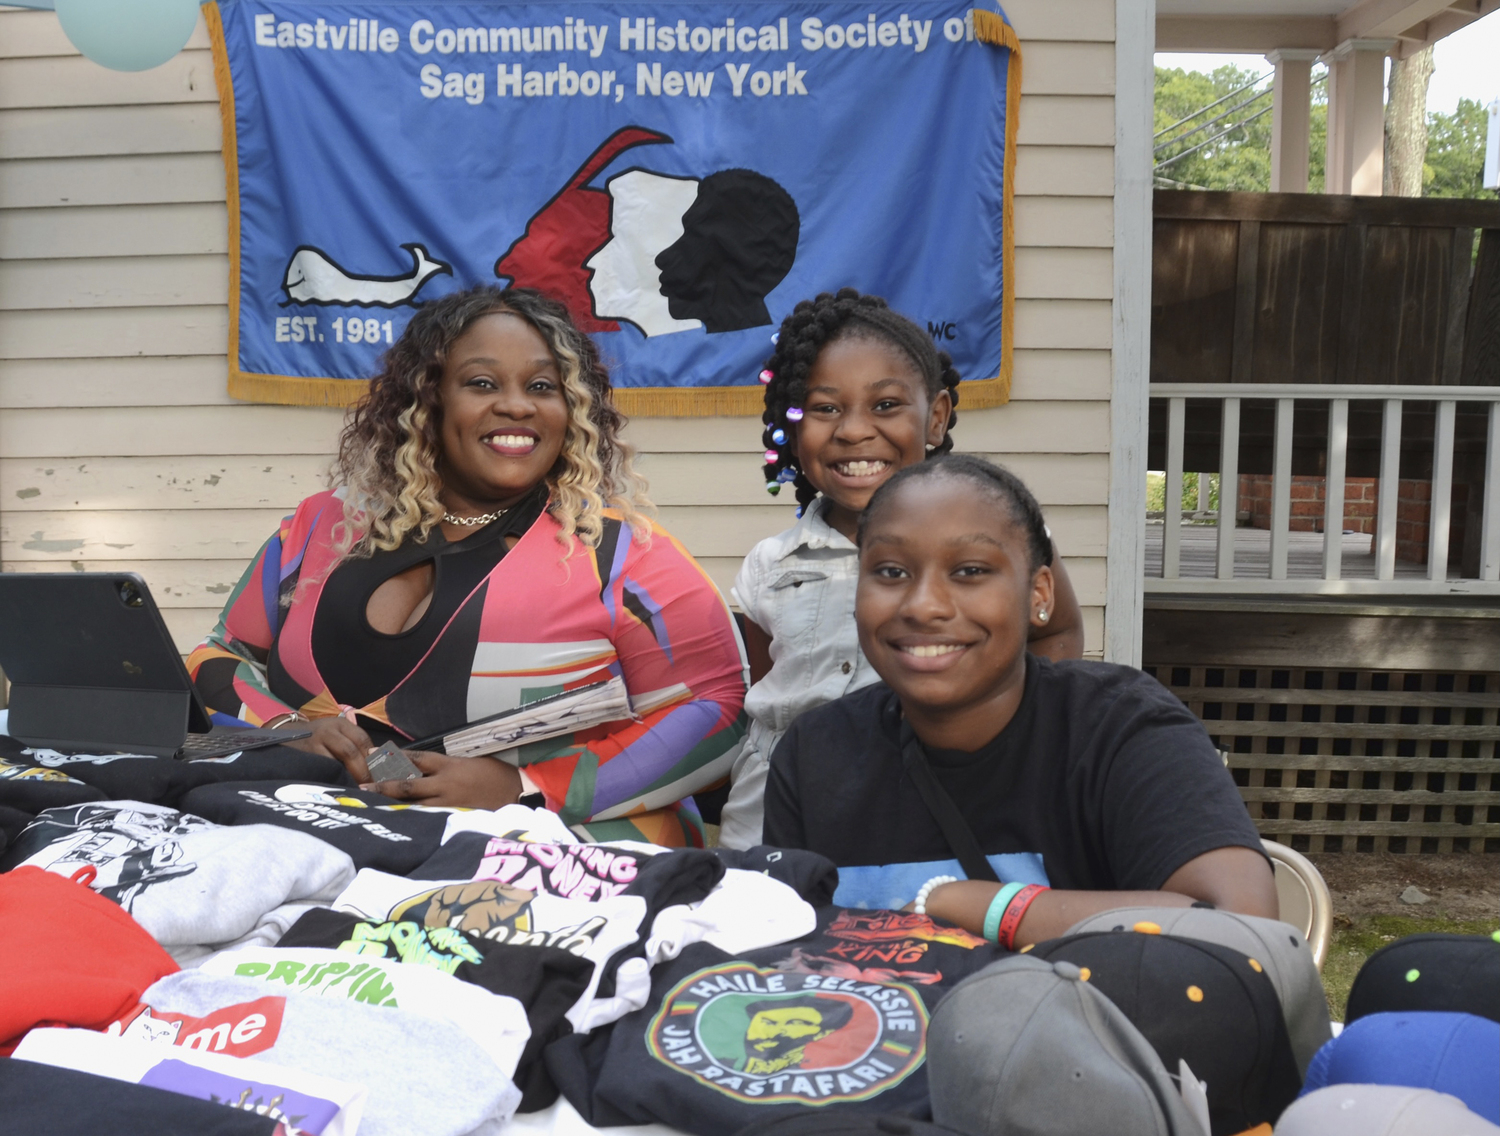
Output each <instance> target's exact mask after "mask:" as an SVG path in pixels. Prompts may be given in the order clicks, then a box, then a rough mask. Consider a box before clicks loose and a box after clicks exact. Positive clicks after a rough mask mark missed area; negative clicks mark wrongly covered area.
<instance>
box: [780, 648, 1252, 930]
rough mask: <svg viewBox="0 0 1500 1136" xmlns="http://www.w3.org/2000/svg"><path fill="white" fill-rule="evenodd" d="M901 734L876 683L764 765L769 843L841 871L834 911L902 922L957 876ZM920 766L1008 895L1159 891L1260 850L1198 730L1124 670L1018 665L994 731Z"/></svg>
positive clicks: (790, 738) (892, 704) (805, 719)
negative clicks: (1210, 856)
mask: <svg viewBox="0 0 1500 1136" xmlns="http://www.w3.org/2000/svg"><path fill="white" fill-rule="evenodd" d="M900 728H901V714H900V701H899V699H898V698H897V697H896V695H895V694H894V693H893V692H892V691H891V689H890V688H889V687H888V686H886V685H885V684H884V683H877V684H875V685H873V686H869V687H866V688H864V689H863V690H859V691H856V692H855V693H853V694H850V695H847V696H845V697H843V698H841V699H839V700H837V701H835V702H831V703H829V704H827V705H826V706H821V707H819V708H818V709H816V710H812V711H809V712H808V713H806V714H804V715H802V716H801V717H800V718H798V719H797V720H796V721H795V722H793V723H792V725H791V728H790V729H789V730H788V731H787V733H786V735H785V737H784V738H783V739H782V741H781V744H780V745H778V746H777V748H776V752H775V754H774V755H773V756H772V759H771V770H770V776H769V780H768V783H767V786H766V821H765V839H766V842H767V843H769V844H779V845H784V846H786V847H788V848H807V849H811V850H812V851H814V852H820V853H822V854H823V855H825V856H827V857H828V858H829V859H831V860H832V861H833V862H834V863H835V864H837V865H838V868H839V889H838V892H837V894H836V896H835V902H838V903H841V904H845V905H848V906H854V907H901V906H903V905H904V904H906V903H908V902H910V901H911V900H912V899H913V898H914V897H915V895H916V893H917V890H918V889H919V888H920V887H921V886H922V884H923V882H924V881H926V880H927V879H930V878H931V877H932V876H935V875H954V876H959V877H962V876H963V875H964V872H963V870H962V868H960V867H959V866H958V861H957V858H956V857H955V855H954V853H953V852H952V850H951V849H950V847H949V845H948V842H947V841H946V840H945V839H944V837H943V833H942V830H941V829H940V828H939V827H938V823H937V821H936V820H935V819H934V818H933V817H932V815H931V813H930V812H929V811H928V809H927V808H926V806H925V805H924V804H923V802H922V798H921V797H920V796H919V795H918V791H917V788H916V785H915V784H914V783H913V782H912V780H911V779H910V778H909V776H908V775H907V773H906V772H905V768H904V763H903V761H902V756H901V750H900ZM927 757H928V761H929V763H930V765H931V766H932V769H933V772H934V773H935V774H936V775H937V779H938V781H939V782H940V783H941V784H942V785H943V787H944V788H945V789H946V790H947V791H948V794H949V795H950V796H951V797H952V798H953V800H954V801H955V802H956V803H957V805H958V807H959V809H960V811H961V812H962V813H963V816H964V819H965V820H967V821H968V823H969V825H970V827H971V828H972V829H973V831H974V835H975V838H976V839H977V840H978V842H979V845H980V848H981V850H982V851H983V852H984V854H985V856H986V858H987V859H989V861H990V863H991V864H992V865H993V866H994V867H995V869H996V873H997V875H998V876H999V877H1000V879H1002V880H1005V881H1010V880H1022V881H1029V882H1034V883H1047V884H1050V885H1051V886H1052V887H1056V888H1076V889H1084V890H1095V889H1097V890H1128V889H1142V890H1155V889H1159V888H1160V887H1161V886H1162V884H1164V883H1165V882H1166V881H1167V879H1168V878H1169V877H1170V876H1171V875H1172V873H1173V872H1175V871H1176V870H1177V869H1178V868H1180V867H1182V866H1183V865H1184V864H1186V863H1187V862H1188V861H1189V860H1192V859H1193V858H1194V857H1196V856H1199V855H1202V854H1203V853H1205V852H1209V851H1212V850H1213V849H1215V848H1223V847H1226V846H1239V847H1244V848H1253V849H1256V850H1260V848H1261V844H1260V838H1259V837H1258V836H1257V834H1256V831H1255V826H1254V825H1253V824H1252V823H1251V821H1250V818H1249V815H1248V814H1247V812H1246V810H1245V806H1244V803H1243V802H1242V801H1241V800H1240V796H1239V792H1238V791H1237V790H1236V789H1235V786H1234V782H1233V780H1232V779H1231V778H1230V776H1229V773H1228V772H1227V771H1226V770H1225V768H1224V764H1223V761H1222V759H1221V758H1220V756H1219V754H1218V751H1217V750H1216V749H1215V748H1214V745H1213V743H1212V742H1211V741H1210V740H1209V737H1208V734H1207V733H1206V732H1205V731H1204V728H1203V725H1202V723H1200V722H1199V721H1198V720H1197V719H1196V718H1195V717H1193V715H1192V714H1191V713H1190V712H1189V711H1188V710H1187V708H1186V707H1185V706H1183V704H1182V703H1181V702H1180V701H1179V700H1178V699H1177V698H1176V697H1175V696H1173V695H1172V694H1171V693H1169V692H1168V691H1167V690H1166V689H1165V688H1163V687H1162V686H1161V685H1160V684H1159V683H1158V682H1156V680H1155V679H1153V678H1150V677H1149V676H1147V675H1144V674H1142V673H1141V672H1140V671H1137V670H1133V669H1130V668H1128V667H1119V666H1113V665H1111V664H1108V663H1093V662H1078V661H1070V662H1061V663H1054V662H1051V661H1049V660H1045V659H1037V658H1035V657H1030V656H1029V657H1028V660H1027V669H1026V688H1025V691H1024V694H1023V696H1022V699H1021V705H1020V707H1019V708H1018V709H1017V711H1016V715H1015V717H1014V718H1013V719H1012V720H1011V722H1010V724H1009V725H1007V726H1006V727H1005V729H1004V730H1002V731H1001V732H1000V733H999V734H998V735H997V736H996V737H995V738H994V739H993V740H991V741H990V742H989V743H988V744H987V745H985V746H984V747H983V748H981V749H980V750H979V751H978V752H976V753H960V752H956V751H942V750H933V749H928V750H927Z"/></svg>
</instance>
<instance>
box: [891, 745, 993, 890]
mask: <svg viewBox="0 0 1500 1136" xmlns="http://www.w3.org/2000/svg"><path fill="white" fill-rule="evenodd" d="M901 760H902V762H903V763H904V764H905V766H906V773H907V776H909V777H910V778H911V779H912V781H913V782H914V783H915V784H916V786H917V792H918V793H920V794H921V795H922V800H923V802H925V803H926V805H927V809H928V811H929V812H931V813H932V818H933V820H935V821H937V823H938V827H939V828H940V829H942V830H943V838H944V839H945V840H947V841H948V847H949V848H951V849H952V850H953V852H954V854H955V855H957V856H958V862H959V864H960V865H961V866H962V867H963V870H964V875H966V876H968V877H969V879H971V880H986V881H988V882H989V883H992V884H998V883H999V882H1000V877H999V876H997V875H996V874H995V869H994V868H993V867H991V865H990V862H989V861H988V860H986V859H985V858H984V853H983V852H981V851H980V850H979V840H978V838H976V837H975V835H974V830H973V829H972V828H970V827H969V822H968V821H966V820H964V815H963V813H961V812H959V811H958V806H957V805H956V804H954V803H953V798H952V797H950V796H949V795H948V790H946V789H944V788H943V786H942V783H941V782H939V781H938V779H937V775H936V774H935V773H933V772H932V766H931V765H929V764H927V754H926V752H925V751H924V750H923V749H922V743H921V742H920V741H918V740H917V734H916V731H915V730H913V729H912V728H911V723H910V722H908V721H907V720H906V719H905V718H902V719H901Z"/></svg>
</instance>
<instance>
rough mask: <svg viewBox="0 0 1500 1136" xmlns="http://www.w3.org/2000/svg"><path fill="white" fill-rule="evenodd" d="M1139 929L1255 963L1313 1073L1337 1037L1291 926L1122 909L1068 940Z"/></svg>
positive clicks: (1077, 928)
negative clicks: (1149, 927) (1317, 1057)
mask: <svg viewBox="0 0 1500 1136" xmlns="http://www.w3.org/2000/svg"><path fill="white" fill-rule="evenodd" d="M1137 923H1151V924H1155V925H1156V926H1157V927H1158V928H1160V930H1161V933H1162V934H1163V935H1175V936H1177V937H1178V938H1182V939H1201V940H1202V941H1204V942H1206V943H1218V944H1219V945H1220V946H1224V947H1229V948H1230V949H1231V950H1235V951H1239V952H1240V953H1241V954H1243V955H1245V956H1246V957H1248V958H1253V959H1255V960H1256V961H1257V962H1258V963H1259V964H1260V965H1261V966H1262V967H1263V968H1264V970H1265V973H1266V977H1268V978H1269V979H1270V980H1271V985H1272V986H1273V987H1275V988H1276V996H1277V998H1278V999H1280V1001H1281V1015H1282V1017H1283V1019H1284V1020H1285V1021H1286V1032H1287V1037H1288V1038H1290V1039H1291V1043H1292V1056H1293V1057H1295V1058H1296V1061H1297V1072H1298V1073H1299V1074H1301V1073H1306V1072H1307V1063H1308V1062H1309V1061H1311V1060H1312V1056H1313V1054H1314V1053H1316V1052H1317V1051H1318V1049H1319V1047H1320V1046H1322V1044H1323V1043H1324V1042H1325V1041H1327V1040H1328V1039H1329V1038H1331V1037H1332V1036H1333V1030H1332V1028H1331V1027H1330V1026H1329V1023H1328V999H1327V998H1326V997H1325V996H1324V994H1323V982H1322V980H1321V979H1320V978H1319V977H1318V967H1317V964H1316V963H1315V962H1313V957H1312V951H1311V950H1310V949H1309V948H1308V945H1307V942H1306V940H1305V939H1303V937H1302V933H1301V932H1300V931H1298V930H1297V929H1296V928H1295V927H1293V926H1292V925H1291V924H1290V923H1283V922H1281V920H1279V919H1261V918H1259V917H1258V916H1255V915H1239V914H1237V913H1235V912H1233V911H1220V910H1217V909H1215V908H1212V907H1121V908H1117V909H1115V910H1114V911H1105V912H1101V913H1100V914H1098V915H1092V916H1090V917H1089V918H1087V919H1085V920H1083V921H1082V922H1081V923H1078V924H1075V925H1074V926H1073V927H1072V928H1071V929H1069V931H1068V934H1069V935H1078V934H1082V933H1083V932H1085V931H1129V930H1131V929H1132V928H1133V927H1134V926H1135V925H1136V924H1137ZM1497 954H1500V952H1497ZM1431 1008H1432V1009H1438V1008H1439V1007H1431Z"/></svg>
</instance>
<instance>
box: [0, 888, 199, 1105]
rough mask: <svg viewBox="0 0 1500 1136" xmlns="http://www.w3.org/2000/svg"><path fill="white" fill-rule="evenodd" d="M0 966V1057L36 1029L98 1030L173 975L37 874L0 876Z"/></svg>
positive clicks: (86, 905) (82, 902)
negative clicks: (45, 1026)
mask: <svg viewBox="0 0 1500 1136" xmlns="http://www.w3.org/2000/svg"><path fill="white" fill-rule="evenodd" d="M0 959H3V960H4V965H3V966H0V1053H3V1052H8V1050H7V1049H6V1048H5V1047H6V1046H8V1045H9V1044H10V1043H12V1042H13V1041H16V1040H19V1039H20V1036H21V1035H22V1034H24V1033H25V1032H26V1031H27V1030H29V1029H31V1028H32V1027H34V1026H37V1025H40V1024H43V1023H48V1024H52V1025H70V1026H86V1027H88V1028H89V1029H103V1028H104V1026H106V1025H108V1024H109V1022H110V1021H112V1020H113V1019H114V1018H115V1016H116V1015H118V1014H121V1013H123V1012H124V1011H126V1010H128V1009H129V1008H130V1007H131V1006H133V1005H135V1003H136V1002H137V1001H138V1000H139V999H140V996H141V993H142V992H143V991H144V990H145V989H146V988H147V987H148V986H150V985H151V984H152V983H153V982H155V981H156V980H157V979H158V978H161V977H162V976H163V975H167V974H171V973H173V972H174V971H175V970H176V969H177V964H176V963H175V962H173V961H172V959H171V958H170V957H169V956H168V954H167V952H166V951H164V950H162V948H161V947H160V946H159V945H158V944H157V943H155V942H153V941H152V939H151V936H150V935H148V934H146V932H145V930H144V929H143V928H142V927H141V925H140V924H139V923H137V922H136V921H135V920H134V919H132V918H131V917H130V916H129V915H127V914H126V913H125V912H124V911H121V910H120V908H119V907H118V906H116V905H115V904H113V903H111V902H109V900H107V899H103V898H101V897H100V896H98V895H95V894H94V893H93V892H92V891H90V890H89V889H88V888H87V887H85V886H84V885H82V884H80V883H75V882H73V881H72V880H68V879H64V878H63V877H62V876H57V875H53V874H52V873H51V872H44V871H42V870H41V869H40V868H17V869H16V870H15V871H13V872H6V873H5V874H4V875H0ZM3 1115H4V1110H3V1109H0V1116H3Z"/></svg>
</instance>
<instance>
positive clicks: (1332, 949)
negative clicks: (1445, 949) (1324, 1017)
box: [1323, 914, 1496, 1022]
mask: <svg viewBox="0 0 1500 1136" xmlns="http://www.w3.org/2000/svg"><path fill="white" fill-rule="evenodd" d="M1495 926H1496V924H1495V920H1493V919H1449V918H1447V917H1446V916H1442V915H1436V914H1434V915H1356V916H1352V917H1350V916H1343V915H1340V916H1337V917H1336V918H1335V920H1334V927H1333V941H1332V942H1331V943H1329V945H1328V959H1327V961H1325V962H1324V963H1323V991H1324V993H1325V994H1326V995H1327V997H1328V1012H1329V1013H1330V1014H1331V1015H1333V1020H1334V1021H1336V1022H1341V1021H1343V1020H1344V1007H1345V1005H1346V1004H1347V1003H1348V1001H1349V987H1351V986H1352V985H1354V976H1355V975H1356V974H1358V973H1359V968H1360V967H1362V966H1364V964H1365V959H1367V958H1369V957H1370V956H1371V955H1372V954H1374V953H1375V952H1376V951H1378V950H1379V949H1380V948H1381V947H1383V946H1385V945H1386V944H1387V943H1392V942H1395V941H1396V940H1397V939H1399V938H1402V937H1403V936H1405V935H1416V934H1419V933H1423V932H1434V931H1437V932H1443V933H1445V934H1450V935H1488V934H1490V933H1491V932H1492V931H1494V930H1495Z"/></svg>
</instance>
